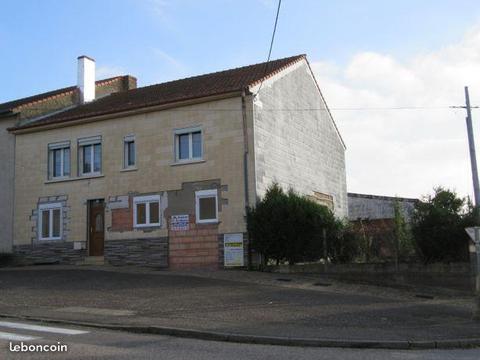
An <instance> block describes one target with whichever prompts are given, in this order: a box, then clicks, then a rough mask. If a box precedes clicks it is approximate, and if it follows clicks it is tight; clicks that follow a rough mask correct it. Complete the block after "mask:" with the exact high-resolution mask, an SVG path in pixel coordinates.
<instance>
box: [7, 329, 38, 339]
mask: <svg viewBox="0 0 480 360" xmlns="http://www.w3.org/2000/svg"><path fill="white" fill-rule="evenodd" d="M37 339H40V338H39V337H36V336H27V335H18V334H12V333H7V332H1V331H0V340H10V341H31V340H37Z"/></svg>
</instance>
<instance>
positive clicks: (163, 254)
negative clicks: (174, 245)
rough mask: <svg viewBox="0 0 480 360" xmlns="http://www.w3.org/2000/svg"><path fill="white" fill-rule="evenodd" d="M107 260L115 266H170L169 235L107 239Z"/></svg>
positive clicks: (105, 255)
mask: <svg viewBox="0 0 480 360" xmlns="http://www.w3.org/2000/svg"><path fill="white" fill-rule="evenodd" d="M104 257H105V261H106V262H108V263H110V264H111V265H114V266H123V265H139V266H148V267H158V268H166V267H168V237H161V238H152V239H126V240H109V241H105V250H104Z"/></svg>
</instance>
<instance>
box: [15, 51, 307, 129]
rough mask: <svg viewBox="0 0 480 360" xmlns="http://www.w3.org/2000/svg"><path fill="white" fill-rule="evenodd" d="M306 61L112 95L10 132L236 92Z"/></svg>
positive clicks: (276, 62) (283, 62)
mask: <svg viewBox="0 0 480 360" xmlns="http://www.w3.org/2000/svg"><path fill="white" fill-rule="evenodd" d="M304 58H305V55H297V56H292V57H288V58H284V59H279V60H273V61H270V62H268V63H259V64H255V65H249V66H244V67H239V68H235V69H231V70H225V71H219V72H215V73H210V74H205V75H200V76H194V77H190V78H185V79H180V80H175V81H170V82H165V83H161V84H156V85H151V86H145V87H141V88H136V89H132V90H128V91H123V92H118V93H113V94H111V95H109V96H106V97H104V98H100V99H97V100H95V101H92V102H90V103H87V104H83V105H79V106H77V107H75V108H72V109H69V110H66V111H63V112H61V113H56V114H54V115H51V116H49V117H46V118H42V119H41V120H38V121H35V122H32V123H28V124H25V125H23V126H19V127H16V128H13V129H11V130H19V129H26V128H32V127H38V126H42V125H45V124H52V123H60V122H67V121H73V120H78V119H82V118H88V117H93V116H99V115H106V114H111V113H117V112H122V111H128V110H134V109H140V108H145V107H150V106H156V105H166V104H170V103H175V102H179V101H184V100H191V99H198V98H203V97H207V96H215V95H221V94H227V93H231V92H237V91H241V90H243V89H244V88H245V87H247V86H251V85H255V84H258V83H259V82H261V81H262V80H263V79H265V78H268V77H270V76H272V75H274V74H275V73H278V72H279V71H281V70H283V69H284V68H285V67H287V66H289V65H291V64H293V63H295V62H297V61H299V60H301V59H304Z"/></svg>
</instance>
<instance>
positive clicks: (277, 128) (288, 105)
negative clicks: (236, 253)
mask: <svg viewBox="0 0 480 360" xmlns="http://www.w3.org/2000/svg"><path fill="white" fill-rule="evenodd" d="M257 89H258V87H257ZM257 89H253V90H252V92H254V93H255V92H256V90H257ZM312 109H315V110H312ZM317 109H318V110H317ZM254 146H255V180H256V194H257V198H261V197H262V196H263V195H264V194H265V191H266V189H267V188H268V186H270V185H271V184H272V183H273V182H277V183H279V184H280V185H281V186H282V187H283V188H284V189H285V190H286V189H288V188H293V189H295V190H296V191H298V192H300V193H302V194H304V195H313V192H314V191H315V192H320V193H324V194H328V195H331V196H332V197H333V201H334V210H335V214H336V215H337V216H339V217H341V218H344V217H346V216H347V211H348V206H347V187H346V172H345V147H344V145H343V143H342V140H341V138H340V135H339V134H338V132H337V130H336V128H335V124H334V123H333V120H332V118H331V116H330V114H329V112H328V111H327V108H326V105H325V103H324V101H323V99H322V96H321V94H320V92H319V90H318V88H317V85H316V83H315V80H314V78H313V76H312V73H311V71H310V68H309V66H308V63H307V62H306V61H305V60H303V61H300V62H299V63H297V64H294V65H292V66H290V67H289V68H287V69H286V70H284V71H282V72H281V73H280V74H277V75H275V76H274V77H273V78H272V79H270V80H267V81H265V82H264V83H263V85H262V87H261V89H260V92H259V94H258V95H257V96H256V99H255V100H254Z"/></svg>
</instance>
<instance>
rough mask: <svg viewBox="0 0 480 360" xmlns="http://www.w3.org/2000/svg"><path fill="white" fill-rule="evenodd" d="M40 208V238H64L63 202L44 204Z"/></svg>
mask: <svg viewBox="0 0 480 360" xmlns="http://www.w3.org/2000/svg"><path fill="white" fill-rule="evenodd" d="M38 210H39V211H38V212H39V214H38V228H39V236H38V238H39V240H60V239H61V238H62V227H61V224H62V204H61V203H55V204H42V205H40V206H39V209H38Z"/></svg>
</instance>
